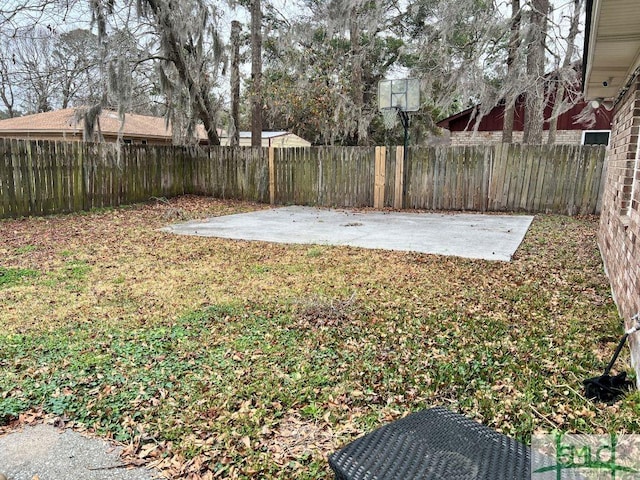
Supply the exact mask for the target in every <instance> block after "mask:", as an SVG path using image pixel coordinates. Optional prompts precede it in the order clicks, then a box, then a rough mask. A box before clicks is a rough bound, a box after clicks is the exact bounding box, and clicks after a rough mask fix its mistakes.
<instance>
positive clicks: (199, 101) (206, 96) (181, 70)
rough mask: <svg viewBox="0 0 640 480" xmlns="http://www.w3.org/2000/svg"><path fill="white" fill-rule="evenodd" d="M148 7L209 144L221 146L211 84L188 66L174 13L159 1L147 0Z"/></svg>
mask: <svg viewBox="0 0 640 480" xmlns="http://www.w3.org/2000/svg"><path fill="white" fill-rule="evenodd" d="M146 3H147V5H148V6H149V8H150V9H151V12H153V15H154V16H155V18H156V21H157V22H158V24H159V25H161V26H162V31H161V32H160V33H161V35H162V38H163V41H164V42H163V43H164V44H165V49H166V52H165V53H166V55H167V58H168V59H169V60H170V61H171V63H173V65H174V66H175V67H176V71H177V73H178V76H179V77H180V81H181V82H182V83H183V85H185V87H186V88H187V90H188V91H189V95H190V96H191V98H192V105H193V108H194V110H195V111H196V112H197V114H198V118H200V120H201V121H202V124H203V125H204V128H205V130H206V132H207V137H208V139H209V144H211V145H220V137H219V136H218V132H217V130H216V125H215V118H216V113H217V111H216V109H215V108H214V106H213V103H212V102H211V95H210V91H209V83H208V82H206V81H204V78H199V79H197V78H196V77H194V75H200V76H201V77H202V76H203V75H201V74H202V72H200V71H197V72H194V71H192V70H190V69H189V68H188V66H187V59H186V58H185V57H184V55H185V54H186V53H185V52H186V49H185V48H184V46H183V45H181V44H180V42H179V41H178V37H177V35H176V31H175V25H174V23H173V21H172V12H171V9H170V8H163V5H161V3H160V1H159V0H146ZM198 80H199V81H198Z"/></svg>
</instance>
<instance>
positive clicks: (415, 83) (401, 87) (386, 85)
mask: <svg viewBox="0 0 640 480" xmlns="http://www.w3.org/2000/svg"><path fill="white" fill-rule="evenodd" d="M389 108H397V109H398V110H400V111H401V112H415V111H417V110H418V109H419V108H420V80H418V79H417V78H403V79H400V80H380V82H378V109H379V110H386V109H389Z"/></svg>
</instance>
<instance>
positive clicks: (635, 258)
mask: <svg viewBox="0 0 640 480" xmlns="http://www.w3.org/2000/svg"><path fill="white" fill-rule="evenodd" d="M639 130H640V78H638V77H637V78H636V79H635V80H634V81H633V82H632V83H631V87H630V88H629V90H628V91H627V92H626V93H625V94H624V96H623V98H622V100H621V101H620V102H619V103H618V104H617V106H616V109H615V116H614V120H613V126H612V131H611V143H610V150H609V154H608V157H607V180H606V186H605V191H604V196H603V200H602V201H603V203H602V214H601V217H600V230H599V233H598V243H599V245H600V252H601V253H602V258H603V261H604V265H605V269H606V271H607V275H608V276H609V280H610V282H611V291H612V293H613V297H614V300H615V301H616V304H617V305H618V310H619V312H620V315H621V316H622V318H623V319H624V321H625V326H626V327H627V328H628V327H629V326H631V321H630V318H631V317H632V316H633V315H635V314H636V313H637V312H638V311H640V239H639V238H638V237H640V208H639V205H640V173H639V172H638V171H637V170H636V156H637V155H638V136H639ZM634 176H635V177H636V178H635V182H636V185H635V189H634V187H633V182H634ZM632 193H633V195H632ZM632 196H633V198H632ZM639 335H640V333H638V334H635V335H632V336H631V337H630V340H629V341H630V344H631V352H632V355H631V360H632V365H633V366H634V368H635V370H636V372H637V374H638V379H640V337H639ZM639 384H640V381H639Z"/></svg>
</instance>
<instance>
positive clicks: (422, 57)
mask: <svg viewBox="0 0 640 480" xmlns="http://www.w3.org/2000/svg"><path fill="white" fill-rule="evenodd" d="M582 3H583V2H582V0H573V1H567V2H566V3H564V2H560V1H550V0H507V1H506V3H497V1H487V0H415V1H413V2H399V1H397V0H296V3H286V4H285V3H278V2H277V1H276V0H262V2H261V4H260V5H261V11H262V15H261V16H260V20H261V22H260V25H261V29H260V32H259V33H261V34H262V41H261V42H260V43H258V44H257V45H260V44H261V46H260V47H259V49H260V52H258V53H260V55H261V58H262V65H261V75H260V77H256V75H255V74H254V78H261V79H262V80H261V82H260V83H258V84H255V82H252V78H251V75H250V74H249V67H250V63H251V61H250V55H249V54H250V52H251V42H250V38H251V36H250V35H249V32H251V25H250V23H251V22H250V20H251V19H250V17H249V9H250V8H251V6H252V5H254V6H255V3H254V2H249V1H245V2H238V3H234V4H231V6H228V5H226V4H224V5H223V4H219V3H214V2H212V1H210V0H184V1H180V2H178V1H175V0H136V1H135V2H134V1H133V0H27V1H25V2H20V3H19V4H18V3H11V2H9V3H8V4H7V5H4V6H2V7H0V27H1V28H0V109H1V110H2V111H3V112H4V115H8V116H14V115H18V114H21V113H32V112H39V111H46V110H50V109H54V108H64V107H68V106H79V105H83V106H86V105H94V106H101V107H110V108H117V109H118V110H119V111H120V112H122V113H124V112H127V111H128V112H138V113H147V114H156V115H165V116H166V118H167V119H168V121H170V122H171V123H172V124H173V125H174V131H175V132H176V137H177V138H176V141H177V142H184V141H188V140H189V138H194V132H195V127H196V125H197V124H201V125H204V127H205V130H206V131H207V135H208V136H209V140H210V142H211V143H212V144H217V143H219V129H227V128H229V126H230V125H231V124H233V128H235V127H239V128H241V129H248V127H249V125H250V123H251V122H250V116H251V111H252V109H253V112H254V113H253V115H256V108H257V109H258V111H257V113H261V115H262V122H263V128H265V129H271V130H290V131H293V132H294V133H297V134H298V135H300V136H302V137H305V138H307V139H309V140H310V141H312V142H314V143H319V144H347V145H369V144H381V143H395V142H397V141H398V139H399V135H400V133H401V132H400V131H399V128H400V127H398V128H397V129H395V130H394V129H392V130H386V129H385V128H384V125H383V123H382V121H381V120H382V119H381V116H380V114H379V112H378V108H377V104H378V99H377V85H378V82H379V80H381V79H383V78H400V77H413V78H418V79H420V82H421V92H422V107H421V110H420V113H419V114H417V115H415V116H414V118H413V122H412V137H413V138H414V139H415V141H417V142H424V141H427V139H428V137H429V135H430V132H431V130H432V128H433V125H434V122H435V121H437V120H438V119H440V118H442V117H443V116H446V115H448V114H451V113H455V112H456V111H459V110H462V109H464V108H466V107H468V106H471V105H476V104H478V105H480V108H479V111H478V115H479V116H481V115H483V114H486V113H487V112H488V111H490V110H491V108H493V107H494V106H495V105H497V104H498V103H500V102H503V103H504V104H505V106H506V112H507V113H506V114H505V118H507V115H508V112H509V107H510V106H511V105H513V103H514V101H515V99H516V98H518V97H521V96H524V98H526V105H527V111H528V112H529V113H528V117H527V122H526V125H525V139H526V141H529V142H530V143H542V142H543V141H544V140H543V138H542V124H541V116H540V114H539V113H540V111H541V109H542V108H544V105H545V104H546V99H547V98H549V97H550V96H555V97H556V98H560V99H562V101H560V102H556V107H557V108H554V112H553V114H554V116H555V117H557V116H558V115H560V114H561V113H563V111H566V110H567V109H568V108H570V107H571V106H572V105H573V104H574V103H575V102H576V101H577V100H579V99H580V95H579V92H578V91H577V90H576V85H577V70H576V68H575V63H576V62H577V61H579V58H580V53H581V51H580V48H579V46H578V42H579V41H580V39H581V38H580V29H579V22H578V19H579V18H580V15H581V14H582V8H583V5H582ZM89 19H90V20H89ZM231 20H237V21H239V22H240V28H241V31H242V32H243V33H242V34H241V36H240V40H239V42H240V45H239V51H240V54H239V56H238V57H237V58H238V62H239V64H240V65H239V75H240V77H241V80H242V88H241V89H240V94H239V95H240V98H239V99H238V101H239V105H240V108H239V114H238V115H239V118H238V119H234V120H233V122H231V121H230V114H231V110H232V108H231V106H232V104H233V99H232V98H231V91H230V88H229V75H230V73H229V72H228V69H227V66H228V63H229V58H230V57H231V51H232V48H231V46H230V45H227V44H226V43H225V41H224V40H223V39H228V38H230V27H229V25H230V24H231ZM254 20H255V17H254ZM254 35H255V25H254ZM254 39H255V38H254ZM254 45H256V44H255V43H254ZM236 48H237V47H236ZM255 48H256V47H255V46H254V50H255ZM254 62H255V56H254ZM237 70H238V69H236V71H237ZM551 73H553V74H551ZM236 74H237V73H236ZM231 90H233V91H234V92H237V89H231ZM258 94H259V95H258ZM234 95H236V96H237V95H238V93H234ZM255 99H259V103H258V104H257V105H256V104H255ZM252 102H253V103H254V105H253V108H252V107H251V104H252ZM478 118H479V117H478ZM236 123H237V124H238V125H236ZM507 124H508V121H507V122H505V129H508V127H507ZM508 133H509V132H508V131H506V132H505V137H504V138H505V139H507V140H506V141H509V139H510V137H509V135H508ZM549 141H552V135H551V134H550V136H549Z"/></svg>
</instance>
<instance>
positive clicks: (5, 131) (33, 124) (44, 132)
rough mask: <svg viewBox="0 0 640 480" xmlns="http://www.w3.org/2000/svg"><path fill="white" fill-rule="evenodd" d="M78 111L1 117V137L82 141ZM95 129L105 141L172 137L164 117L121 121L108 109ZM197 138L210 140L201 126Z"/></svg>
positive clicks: (167, 141)
mask: <svg viewBox="0 0 640 480" xmlns="http://www.w3.org/2000/svg"><path fill="white" fill-rule="evenodd" d="M78 112H79V110H78V109H75V108H67V109H64V110H54V111H52V112H45V113H36V114H34V115H25V116H24V117H16V118H8V119H6V120H0V138H2V137H4V138H25V139H32V140H66V141H81V140H83V136H84V121H83V119H82V118H81V115H78ZM121 129H122V130H121ZM96 133H97V134H98V135H101V136H102V140H104V141H105V142H116V141H117V139H118V138H121V139H122V142H123V143H125V144H150V145H171V143H172V141H173V138H172V132H171V126H168V127H167V125H166V120H165V119H164V118H161V117H151V116H148V115H137V114H133V113H127V114H125V117H124V124H122V122H121V121H120V116H119V115H118V112H115V111H113V110H107V109H103V110H102V113H101V114H100V117H99V125H97V126H96ZM98 138H99V137H98ZM198 138H199V140H200V143H201V144H207V143H208V140H207V135H206V132H205V131H204V128H202V127H200V128H199V129H198Z"/></svg>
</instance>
